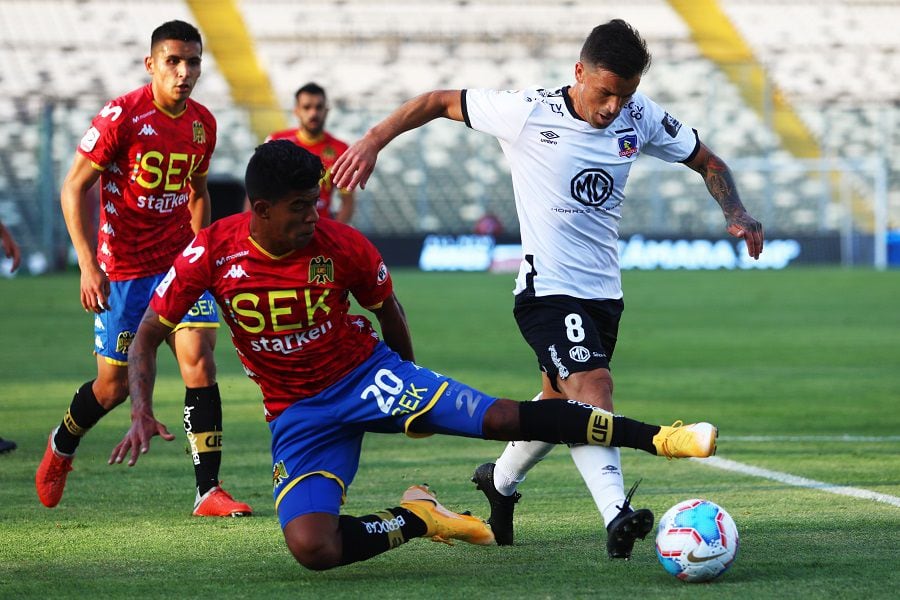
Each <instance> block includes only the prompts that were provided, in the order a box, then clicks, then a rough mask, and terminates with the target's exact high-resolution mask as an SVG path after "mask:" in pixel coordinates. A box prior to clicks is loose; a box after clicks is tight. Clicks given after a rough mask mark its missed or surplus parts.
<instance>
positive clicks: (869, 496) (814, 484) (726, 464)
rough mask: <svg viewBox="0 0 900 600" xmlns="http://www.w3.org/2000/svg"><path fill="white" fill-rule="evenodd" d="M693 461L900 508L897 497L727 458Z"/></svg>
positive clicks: (899, 499) (899, 501)
mask: <svg viewBox="0 0 900 600" xmlns="http://www.w3.org/2000/svg"><path fill="white" fill-rule="evenodd" d="M691 460H693V461H696V462H698V463H700V464H701V465H706V466H708V467H715V468H717V469H722V470H724V471H734V472H736V473H743V474H745V475H753V476H754V477H762V478H764V479H772V480H773V481H777V482H779V483H786V484H788V485H794V486H797V487H805V488H812V489H816V490H822V491H823V492H830V493H832V494H840V495H841V496H852V497H854V498H863V499H865V500H875V501H876V502H884V503H885V504H890V505H892V506H897V507H900V498H898V497H897V496H890V495H888V494H882V493H879V492H873V491H872V490H865V489H862V488H855V487H849V486H845V485H835V484H833V483H825V482H824V481H816V480H815V479H807V478H806V477H798V476H796V475H791V474H790V473H782V472H780V471H770V470H769V469H762V468H760V467H754V466H753V465H745V464H744V463H739V462H737V461H734V460H728V459H727V458H719V457H717V456H710V457H709V458H692V459H691Z"/></svg>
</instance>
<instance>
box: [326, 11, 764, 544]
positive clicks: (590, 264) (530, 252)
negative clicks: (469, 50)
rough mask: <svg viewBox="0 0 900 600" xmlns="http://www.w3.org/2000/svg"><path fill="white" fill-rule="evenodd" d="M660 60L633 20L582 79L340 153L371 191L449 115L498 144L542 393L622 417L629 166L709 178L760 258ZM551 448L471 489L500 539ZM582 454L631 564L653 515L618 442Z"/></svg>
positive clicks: (522, 457)
mask: <svg viewBox="0 0 900 600" xmlns="http://www.w3.org/2000/svg"><path fill="white" fill-rule="evenodd" d="M649 66H650V54H649V52H648V51H647V47H646V43H645V42H644V40H643V39H642V38H641V37H640V35H639V34H638V33H637V31H635V30H634V29H633V28H632V27H631V26H630V25H629V24H627V23H626V22H624V21H622V20H619V19H617V20H613V21H610V22H609V23H606V24H604V25H600V26H598V27H596V28H595V29H594V30H593V31H592V32H591V34H590V35H589V36H588V38H587V39H586V41H585V43H584V46H583V48H582V50H581V56H580V60H579V61H578V62H577V63H576V64H575V83H574V84H573V85H567V86H563V87H556V88H546V89H544V88H535V89H525V90H521V91H496V90H485V89H469V90H444V91H433V92H429V93H426V94H423V95H421V96H418V97H416V98H414V99H412V100H410V101H408V102H406V103H405V104H403V105H402V106H401V107H400V108H398V109H397V110H396V111H395V112H394V113H393V114H391V115H389V116H388V117H387V118H385V119H384V120H383V121H381V122H380V123H378V124H377V125H375V126H374V127H372V128H371V129H370V130H369V131H368V132H367V133H366V135H365V136H364V137H363V138H362V139H361V140H360V141H359V142H357V143H356V144H354V145H353V146H351V147H350V149H348V151H347V152H346V153H344V155H343V156H342V157H341V158H339V159H338V161H337V163H336V164H335V167H334V172H333V178H334V182H335V185H338V186H341V187H347V188H349V189H354V188H355V187H356V185H360V186H364V185H365V183H366V181H367V180H368V178H369V176H370V175H371V173H372V170H373V168H374V167H375V161H376V159H377V156H378V153H379V152H380V151H381V149H382V148H384V147H385V146H386V145H387V144H388V143H389V142H390V141H391V140H393V139H394V138H395V137H397V136H398V135H400V134H401V133H403V132H404V131H408V130H410V129H414V128H416V127H419V126H421V125H424V124H425V123H428V122H429V121H431V120H433V119H435V118H438V117H444V118H448V119H452V120H455V121H464V122H465V123H466V125H467V126H469V127H471V128H472V129H476V130H479V131H483V132H486V133H488V134H490V135H493V136H494V137H496V138H497V139H498V140H499V142H500V146H501V148H502V149H503V152H504V153H505V154H506V157H507V159H508V160H509V162H510V169H511V172H512V178H513V189H514V190H515V200H516V211H517V213H518V217H519V222H520V223H521V236H522V251H523V254H524V256H523V260H522V262H521V266H520V269H519V274H518V277H517V279H516V287H515V295H516V296H515V310H514V314H515V317H516V321H517V323H518V325H519V329H520V331H521V332H522V335H523V336H524V337H525V339H526V341H527V342H528V343H529V344H530V345H531V347H532V349H533V350H534V352H535V354H536V355H537V358H538V363H539V366H540V368H541V371H542V374H543V375H542V381H543V385H542V390H541V393H540V394H538V396H537V397H536V398H535V399H536V400H537V399H543V400H547V399H550V398H577V399H578V400H579V401H582V402H587V403H590V404H592V405H594V406H597V407H600V408H602V409H604V410H607V411H610V412H612V410H613V402H612V393H613V381H612V377H611V375H610V370H609V361H610V359H611V358H612V354H613V350H614V349H615V344H616V339H617V335H618V328H619V318H620V316H621V313H622V310H623V306H624V305H623V302H622V288H621V273H620V269H619V262H618V247H617V242H618V223H619V220H620V218H621V214H622V213H621V211H622V206H621V204H622V202H623V200H624V199H625V195H624V187H625V181H626V180H627V177H628V171H629V169H630V168H631V165H632V163H633V162H634V161H635V160H636V159H637V157H638V156H639V155H640V154H642V153H646V154H649V155H650V156H655V157H657V158H660V159H662V160H665V161H668V162H681V163H682V164H684V165H686V166H688V167H689V168H691V169H693V170H694V171H696V172H697V173H699V174H700V175H701V177H703V180H704V181H705V183H706V186H707V189H708V190H709V192H710V194H711V195H712V197H713V198H714V199H715V200H716V202H718V203H719V205H720V207H721V208H722V213H723V214H724V217H725V228H726V230H727V231H728V232H729V233H730V234H732V235H734V236H737V237H739V238H742V239H743V240H744V241H745V242H746V246H747V252H748V253H749V254H750V256H752V257H753V258H758V257H759V254H760V252H761V251H762V247H763V230H762V226H761V225H760V223H759V222H757V221H756V220H755V219H754V218H753V217H751V216H750V215H749V214H748V213H747V211H746V210H745V209H744V206H743V204H742V203H741V201H740V198H739V196H738V192H737V189H736V187H735V184H734V179H733V178H732V175H731V172H730V171H729V169H728V167H727V165H726V164H725V163H724V162H723V161H722V160H721V159H720V158H719V157H717V156H716V155H715V154H713V153H712V151H711V150H710V149H709V148H707V147H706V146H705V145H704V144H703V143H701V142H700V139H699V136H698V135H697V133H696V131H694V130H692V129H691V128H689V127H684V126H682V124H681V123H679V122H678V121H677V120H676V119H675V118H674V117H672V116H671V115H670V114H669V113H667V112H666V111H665V110H664V109H663V108H662V107H660V106H659V105H657V104H656V103H654V102H653V101H652V100H651V99H650V98H648V97H646V96H644V95H643V94H640V93H638V91H637V88H638V85H639V84H640V81H641V77H642V76H643V75H644V73H645V72H646V71H647V69H648V68H649ZM552 448H553V446H552V445H550V444H545V443H543V442H538V441H534V442H526V443H520V442H517V443H515V444H510V445H509V446H507V448H506V450H505V451H504V452H503V454H502V456H500V458H499V459H497V462H496V464H494V463H487V464H484V465H481V466H480V467H478V468H477V469H476V471H475V475H474V477H473V481H474V482H475V483H476V485H477V486H478V488H479V489H481V490H482V491H483V492H484V494H485V495H486V496H487V499H488V501H489V502H490V504H491V517H490V523H491V527H492V528H493V531H494V534H495V535H496V537H497V542H498V543H499V544H511V543H512V542H513V510H514V505H515V503H516V502H517V501H518V499H519V498H520V495H519V493H518V492H517V491H516V487H517V486H518V484H519V483H520V482H522V481H523V480H524V479H525V475H526V474H527V473H528V471H529V470H530V469H531V468H532V467H533V466H534V465H535V464H536V463H537V462H538V461H540V460H541V459H542V458H543V457H544V456H546V454H547V453H548V452H549V451H550V450H551V449H552ZM572 458H573V459H574V461H575V464H576V466H577V467H578V470H579V471H580V472H581V474H582V476H583V477H584V479H585V482H586V483H587V486H588V488H589V489H590V491H591V494H592V496H593V498H594V501H595V503H596V505H597V508H598V510H599V511H600V513H601V514H602V515H603V520H604V523H605V524H606V529H607V552H608V554H609V556H610V558H625V559H627V558H629V557H630V556H631V551H632V547H633V546H634V542H635V539H637V538H641V539H643V538H644V537H645V536H646V535H647V534H648V533H649V532H650V531H651V529H652V527H653V514H652V512H650V511H649V510H648V509H638V510H634V509H633V508H632V507H631V497H632V494H633V492H634V489H635V487H636V485H635V486H633V487H632V489H631V491H630V492H629V493H628V494H627V495H626V494H625V490H624V479H623V476H622V469H621V460H620V457H619V451H618V450H617V449H616V448H603V447H593V446H573V447H572Z"/></svg>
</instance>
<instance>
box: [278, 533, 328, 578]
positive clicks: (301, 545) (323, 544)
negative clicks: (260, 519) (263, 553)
mask: <svg viewBox="0 0 900 600" xmlns="http://www.w3.org/2000/svg"><path fill="white" fill-rule="evenodd" d="M284 540H285V542H287V546H288V549H289V550H290V551H291V554H292V555H293V556H294V558H295V559H296V561H297V562H298V563H300V564H301V565H303V566H304V567H306V568H307V569H309V570H311V571H324V570H326V569H332V568H334V567H337V566H339V565H340V564H341V549H340V545H339V544H338V543H337V540H331V539H323V538H317V537H315V536H312V535H308V534H296V533H295V534H294V535H290V536H289V535H288V532H287V529H285V532H284Z"/></svg>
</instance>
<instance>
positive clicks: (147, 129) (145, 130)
mask: <svg viewBox="0 0 900 600" xmlns="http://www.w3.org/2000/svg"><path fill="white" fill-rule="evenodd" d="M138 135H156V130H155V129H153V127H152V126H151V125H150V123H144V126H143V127H141V130H140V131H138Z"/></svg>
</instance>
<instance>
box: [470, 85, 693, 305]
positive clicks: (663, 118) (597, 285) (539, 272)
mask: <svg viewBox="0 0 900 600" xmlns="http://www.w3.org/2000/svg"><path fill="white" fill-rule="evenodd" d="M462 110H463V116H464V117H465V121H466V125H468V126H469V127H471V128H472V129H477V130H478V131H483V132H485V133H489V134H491V135H493V136H494V137H496V138H497V139H498V140H499V141H500V146H501V148H502V149H503V153H504V154H505V155H506V158H507V159H508V160H509V164H510V170H511V171H512V183H513V192H514V194H515V198H516V212H517V213H518V216H519V224H520V227H521V234H522V253H523V255H524V256H523V260H522V263H521V265H520V267H519V275H518V277H517V278H516V289H515V293H516V294H518V293H520V292H523V291H524V292H527V293H529V294H534V295H536V296H547V295H551V294H564V295H567V296H574V297H576V298H591V299H600V298H621V297H622V281H621V273H620V270H619V251H618V250H619V249H618V240H619V220H620V219H621V218H622V202H623V200H624V199H625V182H626V181H627V180H628V172H629V171H630V170H631V165H632V163H634V161H635V160H636V159H637V157H638V156H639V155H640V154H642V153H647V154H649V155H651V156H656V157H657V158H660V159H662V160H665V161H668V162H677V161H687V160H689V159H691V158H692V157H693V156H694V154H695V153H696V152H697V150H698V148H699V145H700V142H699V139H698V138H697V135H696V132H695V131H693V130H691V129H690V128H687V127H682V126H681V123H679V122H678V121H676V120H675V119H674V118H673V117H671V116H670V115H669V113H667V112H666V111H665V110H663V109H662V108H661V107H660V106H659V105H657V104H656V103H655V102H653V101H652V100H650V99H649V98H647V97H646V96H644V95H643V94H635V95H634V96H633V97H632V98H631V100H630V101H629V102H628V103H627V104H626V105H625V106H624V107H623V108H622V112H621V113H619V116H618V117H617V118H616V120H615V121H613V122H612V123H611V124H610V125H609V126H608V127H606V128H605V129H595V128H594V127H591V126H590V125H589V124H588V123H587V122H586V121H584V120H583V119H581V118H580V117H579V116H577V114H576V112H575V109H574V107H573V106H572V101H571V99H570V98H569V94H568V87H563V88H560V89H556V90H545V89H541V88H530V89H526V90H522V91H497V90H484V89H471V90H463V91H462Z"/></svg>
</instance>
